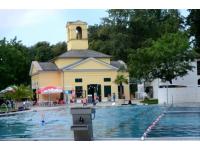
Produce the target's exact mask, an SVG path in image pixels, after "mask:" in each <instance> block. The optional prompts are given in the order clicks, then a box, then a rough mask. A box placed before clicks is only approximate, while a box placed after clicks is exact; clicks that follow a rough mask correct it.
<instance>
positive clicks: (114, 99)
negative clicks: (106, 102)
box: [113, 93, 116, 102]
mask: <svg viewBox="0 0 200 150" xmlns="http://www.w3.org/2000/svg"><path fill="white" fill-rule="evenodd" d="M115 98H116V96H115V93H113V101H114V102H115Z"/></svg>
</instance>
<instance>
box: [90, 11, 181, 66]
mask: <svg viewBox="0 0 200 150" xmlns="http://www.w3.org/2000/svg"><path fill="white" fill-rule="evenodd" d="M182 28H183V18H182V16H181V15H180V13H179V11H178V10H138V9H137V10H134V9H133V10H131V9H128V10H127V9H117V10H115V9H112V10H108V17H106V18H103V19H102V23H101V24H100V25H94V26H89V43H90V44H89V47H90V48H91V49H94V50H97V51H100V52H104V53H106V54H110V55H112V56H113V59H121V60H123V61H124V62H127V60H128V55H129V54H130V53H135V51H136V50H137V49H138V48H143V47H148V46H149V43H151V41H152V40H156V39H158V38H160V37H161V36H162V35H163V34H166V33H175V32H177V31H178V30H179V29H182Z"/></svg>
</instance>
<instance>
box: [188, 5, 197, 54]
mask: <svg viewBox="0 0 200 150" xmlns="http://www.w3.org/2000/svg"><path fill="white" fill-rule="evenodd" d="M189 12H190V14H189V15H188V17H187V25H189V31H190V35H191V36H193V37H194V40H193V44H194V48H195V51H196V52H198V53H199V54H200V10H199V9H191V10H189Z"/></svg>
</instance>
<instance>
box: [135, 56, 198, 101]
mask: <svg viewBox="0 0 200 150" xmlns="http://www.w3.org/2000/svg"><path fill="white" fill-rule="evenodd" d="M192 66H193V67H194V68H193V70H192V71H189V72H188V73H187V74H186V75H185V76H183V77H178V78H177V79H174V80H173V81H172V84H170V83H169V82H162V81H161V80H160V79H156V80H154V81H153V82H151V83H149V84H148V85H145V88H144V85H138V87H140V88H138V90H139V92H140V93H142V92H145V91H146V92H147V93H148V95H149V96H150V97H152V98H156V99H158V100H159V104H178V103H196V102H198V103H199V102H200V61H199V60H195V61H194V62H192ZM141 87H143V88H141ZM149 89H150V90H149Z"/></svg>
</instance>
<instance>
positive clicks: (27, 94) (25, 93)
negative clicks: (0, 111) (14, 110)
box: [5, 84, 33, 101]
mask: <svg viewBox="0 0 200 150" xmlns="http://www.w3.org/2000/svg"><path fill="white" fill-rule="evenodd" d="M13 89H14V91H13V92H9V93H6V94H5V97H7V98H11V99H14V100H15V101H22V100H23V99H25V98H27V99H31V98H32V97H33V93H32V90H31V88H30V87H29V86H25V85H23V84H21V85H19V86H13Z"/></svg>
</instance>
